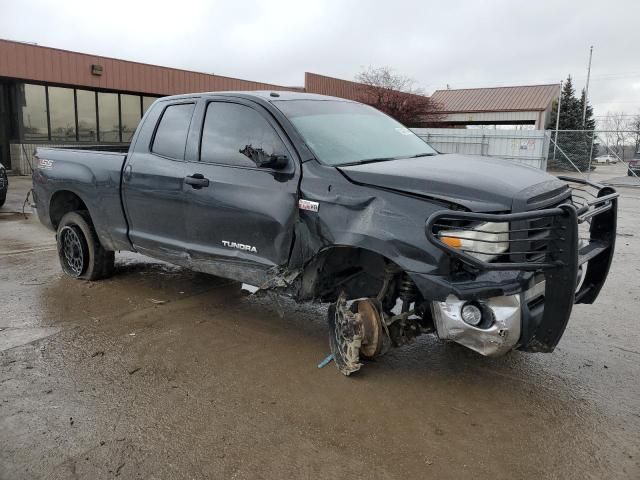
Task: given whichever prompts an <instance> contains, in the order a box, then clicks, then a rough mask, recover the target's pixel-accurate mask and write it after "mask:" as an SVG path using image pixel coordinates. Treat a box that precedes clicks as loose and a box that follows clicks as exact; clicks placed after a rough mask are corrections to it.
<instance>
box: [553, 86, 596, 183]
mask: <svg viewBox="0 0 640 480" xmlns="http://www.w3.org/2000/svg"><path fill="white" fill-rule="evenodd" d="M584 102H585V91H584V89H583V90H582V93H581V96H580V99H578V98H577V97H576V91H575V88H574V86H573V80H572V78H571V75H569V76H568V77H567V80H566V81H565V82H564V84H563V86H562V92H561V94H560V120H559V122H558V130H559V132H558V136H557V139H556V136H555V135H553V137H552V138H553V139H554V140H557V146H558V147H559V149H560V150H561V152H560V153H557V154H556V161H555V163H556V164H555V166H556V167H560V168H563V169H569V170H573V169H574V168H575V167H574V166H573V165H572V164H571V162H573V164H574V165H575V166H576V167H578V168H579V169H580V170H581V171H584V170H586V169H587V168H588V165H589V154H590V153H591V155H592V159H593V157H594V156H595V155H596V152H597V150H598V148H597V144H596V143H595V142H594V135H593V133H592V132H581V131H579V130H594V129H595V127H596V122H595V119H594V118H593V108H592V107H591V105H589V102H588V101H587V112H586V116H585V122H584V125H583V122H582V112H583V109H584ZM557 114H558V102H555V103H554V105H553V108H552V113H551V115H550V118H549V125H548V126H547V128H549V129H551V130H555V122H556V117H557ZM592 142H594V144H593V148H592V147H591V143H592ZM567 157H568V158H569V159H570V160H571V161H569V160H568V159H567Z"/></svg>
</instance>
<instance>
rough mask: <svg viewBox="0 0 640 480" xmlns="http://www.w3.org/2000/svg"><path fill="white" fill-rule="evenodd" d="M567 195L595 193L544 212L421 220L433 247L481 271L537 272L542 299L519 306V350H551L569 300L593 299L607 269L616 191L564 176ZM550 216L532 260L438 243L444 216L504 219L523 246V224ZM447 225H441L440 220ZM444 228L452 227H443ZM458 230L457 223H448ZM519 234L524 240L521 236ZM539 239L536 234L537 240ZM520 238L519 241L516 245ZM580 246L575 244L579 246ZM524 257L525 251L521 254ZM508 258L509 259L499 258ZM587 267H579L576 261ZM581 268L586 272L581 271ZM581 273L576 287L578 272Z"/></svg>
mask: <svg viewBox="0 0 640 480" xmlns="http://www.w3.org/2000/svg"><path fill="white" fill-rule="evenodd" d="M561 178H562V180H565V181H567V182H569V185H570V186H571V188H572V193H575V192H578V193H583V191H584V190H593V191H595V192H596V193H595V194H593V195H592V196H586V195H585V199H583V200H582V202H581V201H580V200H581V199H580V198H577V197H576V198H572V199H571V200H569V199H568V198H567V202H569V203H563V204H561V205H558V206H555V207H553V208H547V209H544V210H534V211H530V212H524V213H512V214H495V215H494V214H480V213H463V212H456V211H450V210H447V211H441V212H437V213H434V214H433V215H431V217H429V219H428V220H427V224H426V227H425V228H426V233H427V238H428V239H429V241H430V242H431V243H433V244H434V245H435V246H437V247H438V248H440V249H442V250H444V251H445V252H447V253H448V254H449V255H450V256H451V257H453V258H457V259H459V260H461V261H463V262H464V263H467V264H469V265H471V266H473V267H475V268H477V269H479V270H480V271H482V270H527V271H541V272H543V274H544V278H545V290H544V297H543V298H544V301H543V302H542V303H537V302H536V303H535V304H529V303H528V302H524V303H523V305H522V315H523V321H522V332H521V336H520V339H519V341H518V342H519V347H518V348H519V349H520V350H524V351H528V352H552V351H553V350H554V348H555V346H556V345H557V344H558V342H559V341H560V338H561V337H562V334H563V333H564V330H565V328H566V326H567V322H568V321H569V317H570V316H571V311H572V308H573V305H574V303H593V302H594V301H595V299H596V298H597V297H598V294H599V293H600V290H601V289H602V286H603V285H604V282H605V280H606V278H607V275H608V273H609V267H610V266H611V260H612V258H613V252H614V249H615V239H616V221H617V208H618V207H617V203H618V194H617V193H616V191H615V190H614V189H613V188H611V187H603V186H601V185H598V184H594V183H590V182H589V181H586V180H582V179H574V178H564V177H561ZM547 218H548V219H551V222H550V225H548V226H546V227H545V228H548V229H549V232H550V233H549V237H553V238H548V239H547V241H548V244H547V247H548V248H547V249H546V251H545V254H544V256H543V258H541V259H539V260H537V261H530V262H527V261H507V262H484V261H482V260H479V259H477V258H475V257H473V256H471V255H469V254H468V253H465V252H464V251H460V250H458V249H455V248H453V247H451V246H449V245H447V244H445V243H443V242H442V241H440V239H439V236H438V229H439V228H442V227H439V225H443V222H445V220H462V221H481V222H509V229H510V233H509V239H510V240H516V241H514V242H510V246H517V245H528V244H530V243H527V242H531V240H530V238H526V235H527V234H528V232H526V231H525V232H520V231H518V230H521V229H523V226H525V227H526V226H527V225H531V224H532V221H534V220H536V219H547ZM445 224H446V223H445ZM580 225H583V226H586V225H588V227H589V228H588V232H589V234H588V238H587V240H588V241H587V242H585V243H584V244H579V242H578V240H579V238H578V228H579V226H580ZM447 228H452V227H451V226H448V227H447ZM453 228H455V229H458V230H459V228H457V227H455V226H454V227H453ZM523 238H524V240H523ZM539 240H540V239H539V238H537V239H536V241H539ZM518 242H521V243H518ZM578 245H580V247H579V246H578ZM524 257H525V258H526V255H525V256H524ZM503 258H508V259H510V258H511V257H503ZM586 262H588V264H587V265H585V266H583V267H582V268H580V266H581V265H583V264H585V263H586ZM585 267H586V273H584V270H585ZM579 269H582V271H583V273H584V275H583V277H584V278H583V280H582V282H581V283H580V287H579V289H578V290H577V291H576V285H577V283H578V271H579Z"/></svg>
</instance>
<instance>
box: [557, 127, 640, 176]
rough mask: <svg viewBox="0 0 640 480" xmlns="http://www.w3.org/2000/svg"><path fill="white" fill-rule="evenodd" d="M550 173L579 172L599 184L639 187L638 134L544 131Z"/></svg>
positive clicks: (625, 132)
mask: <svg viewBox="0 0 640 480" xmlns="http://www.w3.org/2000/svg"><path fill="white" fill-rule="evenodd" d="M546 134H547V135H548V138H549V145H550V146H549V154H548V155H549V156H548V161H547V165H548V168H549V170H560V171H567V172H578V173H579V174H580V175H581V176H583V177H587V178H592V177H594V179H595V180H597V181H598V182H604V183H609V184H616V185H629V186H640V178H639V177H640V132H632V131H610V130H558V131H555V130H547V132H546Z"/></svg>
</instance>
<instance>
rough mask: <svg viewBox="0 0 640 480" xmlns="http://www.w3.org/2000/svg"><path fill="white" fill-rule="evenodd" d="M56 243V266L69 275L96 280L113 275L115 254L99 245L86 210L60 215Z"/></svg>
mask: <svg viewBox="0 0 640 480" xmlns="http://www.w3.org/2000/svg"><path fill="white" fill-rule="evenodd" d="M56 243H57V244H58V258H59V259H60V266H61V267H62V270H63V271H64V273H66V274H67V275H69V276H70V277H73V278H80V279H83V280H100V279H101V278H107V277H110V276H111V275H112V274H113V270H114V263H115V253H114V252H112V251H110V250H105V249H104V248H103V247H102V245H101V244H100V240H98V236H97V235H96V231H95V229H94V228H93V223H92V222H91V217H90V216H89V212H87V211H86V210H80V211H77V212H70V213H67V214H66V215H65V216H64V217H62V220H60V223H59V224H58V230H57V232H56Z"/></svg>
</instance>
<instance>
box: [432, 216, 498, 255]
mask: <svg viewBox="0 0 640 480" xmlns="http://www.w3.org/2000/svg"><path fill="white" fill-rule="evenodd" d="M438 238H439V239H440V241H441V242H442V243H444V244H446V245H448V246H450V247H452V248H455V249H457V250H461V251H464V252H465V253H467V254H469V255H471V256H473V257H475V258H477V259H478V260H482V261H483V262H490V261H491V260H495V259H496V258H497V257H499V256H500V255H502V254H503V253H506V252H507V251H508V250H509V224H508V223H507V222H483V223H477V224H474V225H468V226H465V227H454V228H452V229H448V228H444V229H442V230H440V231H439V232H438Z"/></svg>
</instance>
